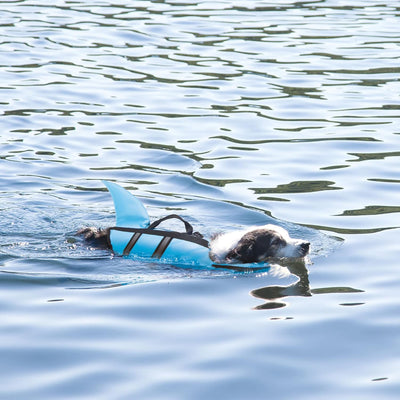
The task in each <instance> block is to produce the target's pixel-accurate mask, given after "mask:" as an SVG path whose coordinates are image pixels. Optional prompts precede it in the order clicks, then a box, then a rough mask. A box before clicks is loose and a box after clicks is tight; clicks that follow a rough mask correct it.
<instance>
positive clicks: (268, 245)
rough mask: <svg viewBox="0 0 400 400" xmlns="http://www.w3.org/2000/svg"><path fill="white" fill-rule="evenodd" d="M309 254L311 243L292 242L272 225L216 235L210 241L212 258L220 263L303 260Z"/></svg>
mask: <svg viewBox="0 0 400 400" xmlns="http://www.w3.org/2000/svg"><path fill="white" fill-rule="evenodd" d="M309 251H310V242H308V241H306V240H301V239H293V238H291V237H290V236H289V233H288V232H287V231H286V230H285V229H283V228H282V227H280V226H276V225H271V224H269V225H264V226H255V227H251V228H249V229H246V230H239V231H232V232H227V233H222V234H217V235H215V236H213V238H212V239H211V242H210V258H211V259H212V260H213V261H214V262H220V263H223V262H240V263H253V262H262V261H265V260H267V259H269V258H281V257H290V258H291V257H296V258H302V257H305V256H306V255H307V254H308V253H309Z"/></svg>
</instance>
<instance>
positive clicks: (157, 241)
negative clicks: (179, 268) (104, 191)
mask: <svg viewBox="0 0 400 400" xmlns="http://www.w3.org/2000/svg"><path fill="white" fill-rule="evenodd" d="M103 183H104V184H105V185H106V186H107V188H108V190H109V192H110V193H111V195H112V198H113V201H114V205H115V213H116V226H114V227H111V228H109V229H108V242H109V245H110V247H111V248H112V250H113V252H114V253H115V254H117V255H122V256H136V257H150V258H155V259H159V260H162V261H165V262H169V263H178V264H189V265H193V266H196V265H199V266H207V265H211V264H212V262H211V260H210V257H209V247H208V241H207V240H206V239H204V238H203V236H202V235H201V234H200V233H198V232H194V231H193V227H192V225H191V224H190V223H189V222H188V221H186V220H184V219H183V218H182V217H180V216H179V215H176V214H172V215H168V216H166V217H164V218H161V219H159V220H157V221H154V222H153V223H150V218H149V216H148V214H147V211H146V209H145V207H144V206H143V204H142V203H141V202H140V200H139V199H137V198H136V197H135V196H133V195H132V194H131V193H129V192H128V191H127V190H125V189H124V188H122V187H121V186H119V185H117V184H115V183H112V182H106V181H104V182H103ZM168 219H178V220H180V221H182V222H183V224H184V226H185V231H184V232H175V231H169V230H161V229H156V227H158V225H159V224H161V223H162V222H164V221H166V220H168Z"/></svg>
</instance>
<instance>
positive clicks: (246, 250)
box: [226, 235, 257, 263]
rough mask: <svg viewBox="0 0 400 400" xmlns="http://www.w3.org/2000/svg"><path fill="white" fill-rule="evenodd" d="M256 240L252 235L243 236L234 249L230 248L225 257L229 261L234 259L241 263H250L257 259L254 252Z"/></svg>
mask: <svg viewBox="0 0 400 400" xmlns="http://www.w3.org/2000/svg"><path fill="white" fill-rule="evenodd" d="M255 246H256V240H255V238H254V237H253V236H249V235H245V236H243V237H242V238H241V239H240V241H239V243H238V244H237V245H236V247H235V248H234V249H232V250H231V251H230V252H229V253H228V254H227V255H226V258H227V259H228V260H229V261H232V260H236V261H239V262H242V263H251V262H255V261H257V258H256V256H255V255H256V252H255Z"/></svg>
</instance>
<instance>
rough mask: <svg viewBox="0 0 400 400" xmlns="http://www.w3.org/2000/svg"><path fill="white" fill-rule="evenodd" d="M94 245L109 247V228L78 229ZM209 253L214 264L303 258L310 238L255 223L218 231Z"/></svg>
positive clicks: (308, 249)
mask: <svg viewBox="0 0 400 400" xmlns="http://www.w3.org/2000/svg"><path fill="white" fill-rule="evenodd" d="M77 234H78V235H83V237H84V239H85V241H86V242H87V243H88V244H89V245H90V246H91V247H94V248H101V249H107V248H108V249H111V246H110V243H109V241H108V240H107V236H108V229H97V228H83V229H81V230H79V231H78V232H77ZM209 249H210V252H209V256H210V259H211V261H213V262H214V263H217V264H224V263H228V264H229V263H230V264H233V263H241V264H247V263H260V262H263V261H266V260H268V259H271V258H304V257H305V256H306V255H307V254H308V253H309V251H310V242H308V241H306V240H302V239H293V238H291V237H290V236H289V233H288V232H287V231H286V230H285V229H284V228H282V227H279V226H277V225H272V224H268V225H264V226H255V227H251V228H248V229H245V230H237V231H231V232H226V233H218V234H216V235H214V236H212V238H211V240H210V242H209Z"/></svg>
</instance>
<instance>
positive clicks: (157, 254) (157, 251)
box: [152, 236, 172, 258]
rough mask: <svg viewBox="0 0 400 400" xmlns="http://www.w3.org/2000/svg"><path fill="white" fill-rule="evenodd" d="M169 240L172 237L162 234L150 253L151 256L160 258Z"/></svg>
mask: <svg viewBox="0 0 400 400" xmlns="http://www.w3.org/2000/svg"><path fill="white" fill-rule="evenodd" d="M171 240H172V237H168V236H164V237H163V238H162V239H161V242H160V243H159V244H158V246H157V248H156V249H155V251H154V253H153V254H152V257H153V258H161V256H162V255H163V254H164V251H165V250H167V247H168V245H169V244H170V243H171Z"/></svg>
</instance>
